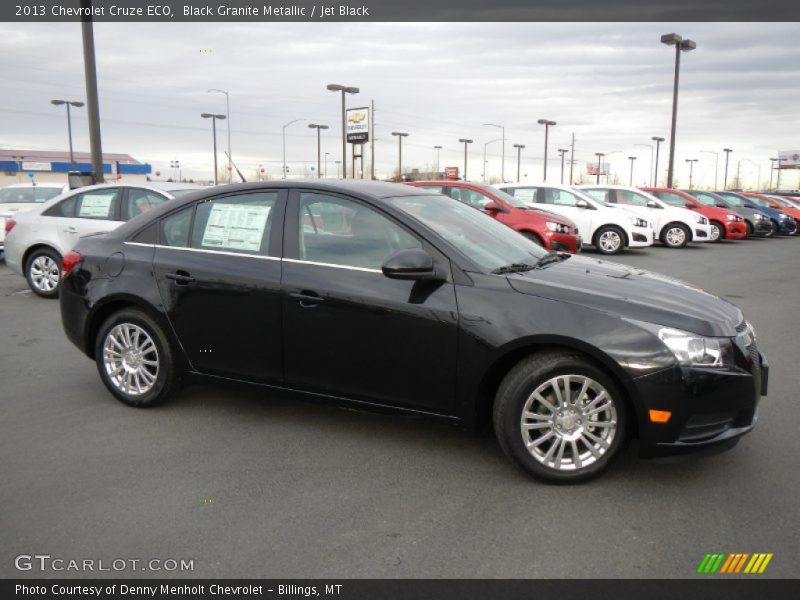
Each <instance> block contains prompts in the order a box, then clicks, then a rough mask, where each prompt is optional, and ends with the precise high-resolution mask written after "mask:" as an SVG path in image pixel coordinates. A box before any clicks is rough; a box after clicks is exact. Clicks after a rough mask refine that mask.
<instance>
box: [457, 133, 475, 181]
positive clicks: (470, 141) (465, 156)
mask: <svg viewBox="0 0 800 600" xmlns="http://www.w3.org/2000/svg"><path fill="white" fill-rule="evenodd" d="M458 141H459V142H461V143H462V144H464V175H463V177H464V181H466V180H467V144H471V143H472V140H469V139H467V138H459V140H458Z"/></svg>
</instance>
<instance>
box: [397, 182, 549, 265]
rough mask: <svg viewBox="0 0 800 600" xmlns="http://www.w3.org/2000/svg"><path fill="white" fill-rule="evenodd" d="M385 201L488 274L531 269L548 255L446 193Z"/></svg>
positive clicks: (538, 247)
mask: <svg viewBox="0 0 800 600" xmlns="http://www.w3.org/2000/svg"><path fill="white" fill-rule="evenodd" d="M388 201H389V202H390V203H391V204H392V205H393V206H395V207H397V208H398V209H400V210H402V211H403V212H405V213H407V214H408V215H410V216H411V217H412V218H414V219H416V220H417V221H419V222H420V223H422V224H423V225H425V226H426V227H428V228H429V229H431V230H433V231H434V232H435V233H437V234H438V235H440V236H441V237H442V238H444V239H445V240H446V241H447V242H448V243H450V244H451V245H453V246H454V247H455V248H456V249H457V250H458V251H459V252H461V253H462V254H463V255H464V256H466V257H467V258H468V259H470V260H471V261H472V262H474V263H475V264H476V265H478V266H479V267H481V269H483V270H485V271H486V272H489V273H490V272H492V271H495V270H498V269H501V268H504V267H510V266H518V267H528V268H532V267H533V266H535V265H536V264H537V263H539V261H540V260H541V259H542V258H544V257H545V256H547V254H548V253H547V251H546V250H544V249H543V248H542V247H540V246H538V245H537V244H535V243H533V242H532V241H530V240H528V239H527V238H525V237H524V236H522V235H520V234H518V233H517V232H515V231H514V230H513V229H511V228H509V227H507V226H506V225H503V224H502V223H500V222H499V221H497V220H495V219H493V218H492V217H490V216H488V215H486V214H483V213H482V212H480V211H477V210H475V209H473V208H470V207H469V206H467V205H466V204H462V203H460V202H458V201H457V200H453V199H452V198H448V197H446V196H439V195H436V196H434V195H431V196H398V197H396V198H389V199H388ZM520 270H525V269H524V268H520Z"/></svg>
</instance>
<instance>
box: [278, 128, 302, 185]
mask: <svg viewBox="0 0 800 600" xmlns="http://www.w3.org/2000/svg"><path fill="white" fill-rule="evenodd" d="M299 121H305V119H303V118H300V119H294V120H292V121H289V122H288V123H286V124H284V126H283V177H282V179H286V128H287V127H289V125H291V124H292V123H297V122H299Z"/></svg>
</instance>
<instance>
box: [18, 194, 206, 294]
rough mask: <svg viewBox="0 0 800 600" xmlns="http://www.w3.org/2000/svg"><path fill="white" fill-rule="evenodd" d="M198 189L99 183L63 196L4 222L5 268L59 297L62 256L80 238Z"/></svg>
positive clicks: (36, 289) (37, 290) (34, 287)
mask: <svg viewBox="0 0 800 600" xmlns="http://www.w3.org/2000/svg"><path fill="white" fill-rule="evenodd" d="M197 189H200V188H199V187H198V186H196V185H191V184H183V183H167V182H148V183H146V184H141V185H139V184H101V185H92V186H87V187H82V188H79V189H77V190H73V191H71V192H67V193H65V194H62V195H60V196H57V197H56V198H53V199H52V200H50V201H48V202H46V203H44V204H43V205H41V206H39V207H36V208H34V209H33V210H30V211H27V212H24V213H20V214H18V215H15V216H14V217H13V218H9V219H7V221H6V225H5V232H6V247H5V255H6V265H8V267H9V268H10V269H11V270H12V271H14V272H15V273H18V274H20V275H23V276H24V277H25V278H26V279H27V280H28V285H29V286H30V288H31V289H32V290H33V291H34V292H35V293H37V294H38V295H39V296H42V297H44V298H55V297H57V296H58V285H59V282H60V280H61V257H63V256H64V254H66V253H67V252H69V251H70V250H71V249H72V248H73V247H74V246H75V244H76V243H77V241H78V238H80V237H81V236H84V235H91V234H96V233H105V232H108V231H111V230H112V229H115V228H116V227H119V226H120V225H122V223H124V222H126V221H128V220H130V219H132V218H133V217H135V216H137V215H140V214H142V213H145V212H147V211H148V210H150V209H151V208H152V207H153V206H156V205H158V204H161V203H163V202H166V201H167V200H171V199H173V198H175V197H177V196H180V195H181V194H185V193H188V192H191V191H194V190H197Z"/></svg>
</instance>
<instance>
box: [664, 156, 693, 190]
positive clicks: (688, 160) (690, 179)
mask: <svg viewBox="0 0 800 600" xmlns="http://www.w3.org/2000/svg"><path fill="white" fill-rule="evenodd" d="M686 162H687V163H689V189H692V174H693V172H694V163H696V162H697V159H696V158H687V159H686ZM670 187H672V186H670Z"/></svg>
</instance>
